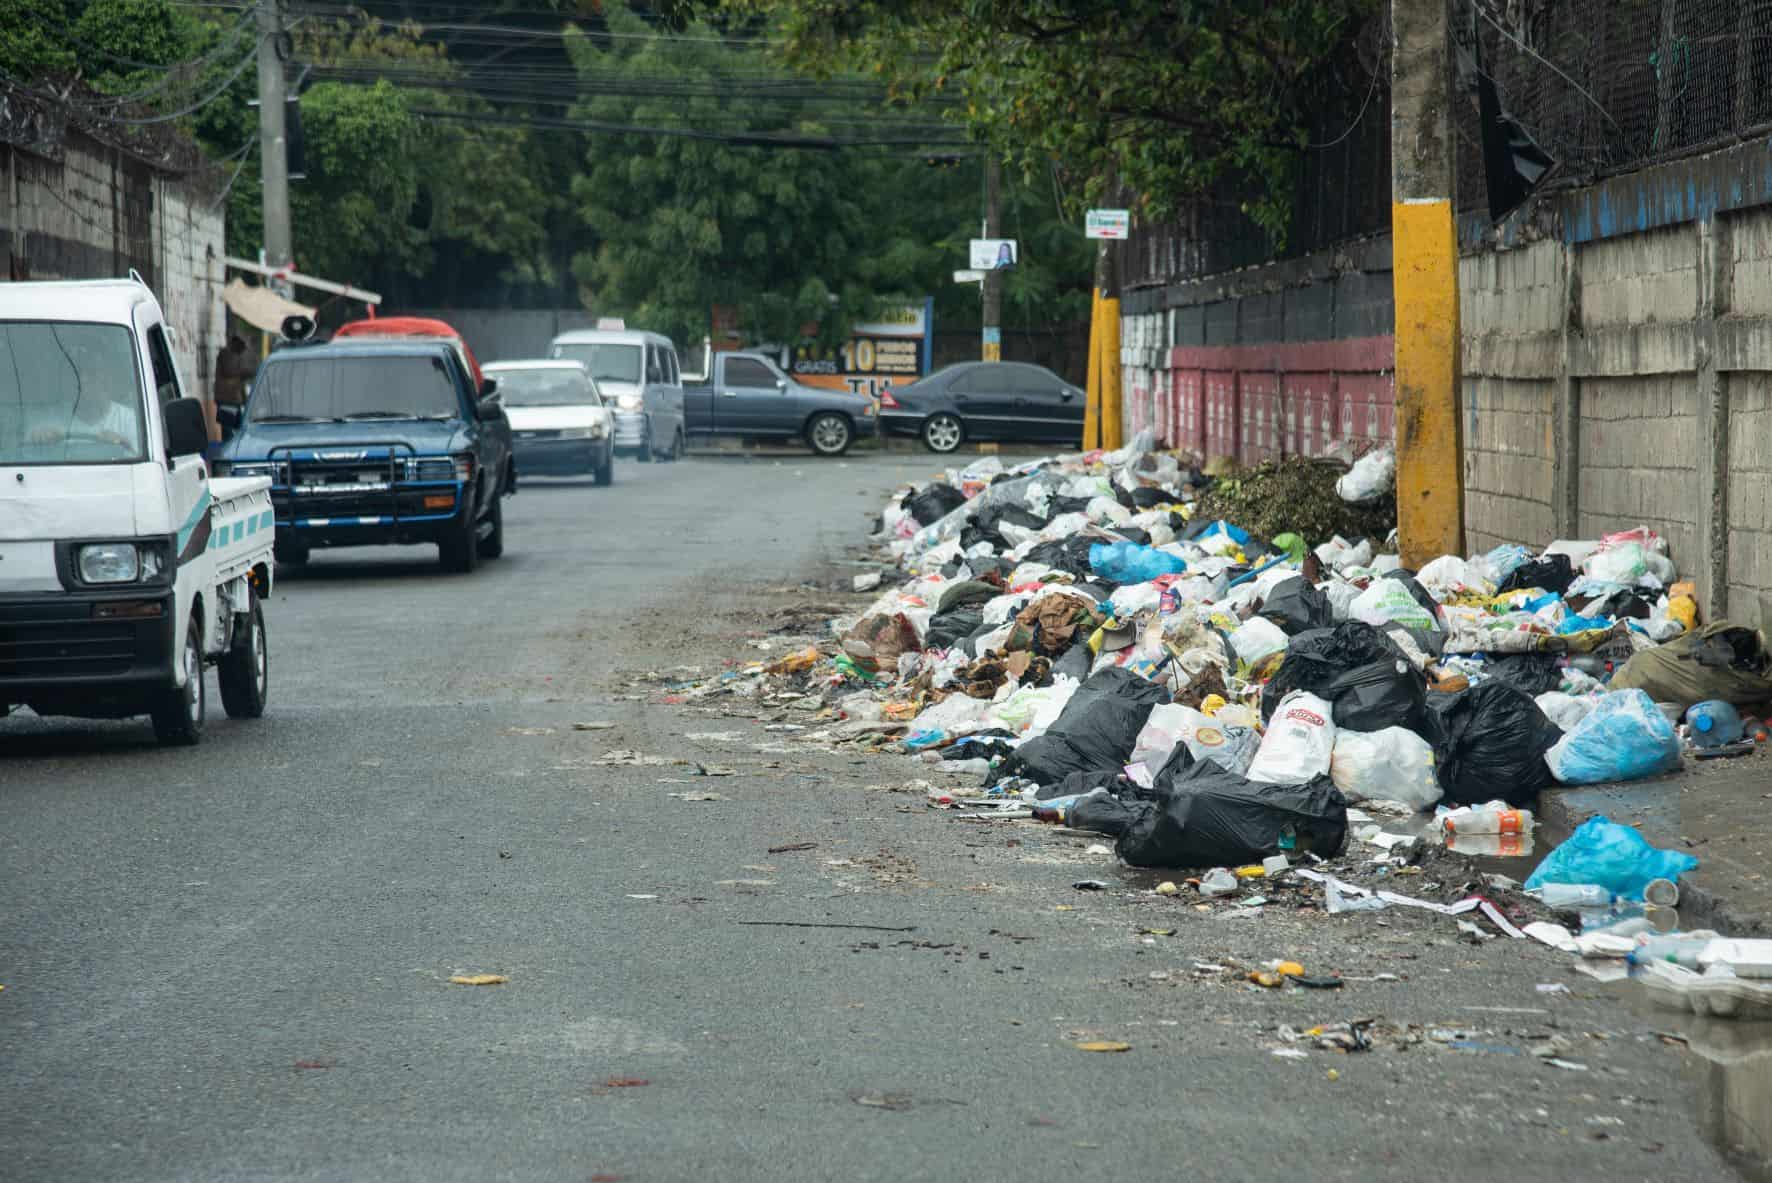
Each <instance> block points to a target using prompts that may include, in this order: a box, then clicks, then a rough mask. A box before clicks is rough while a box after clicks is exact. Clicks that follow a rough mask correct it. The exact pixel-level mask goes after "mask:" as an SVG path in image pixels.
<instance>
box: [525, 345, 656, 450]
mask: <svg viewBox="0 0 1772 1183" xmlns="http://www.w3.org/2000/svg"><path fill="white" fill-rule="evenodd" d="M548 356H549V357H550V358H566V359H568V360H570V361H577V362H583V363H584V366H585V368H586V369H587V370H589V371H590V372H591V378H592V379H593V380H594V381H595V382H596V384H597V389H599V390H600V391H602V392H603V398H604V400H605V401H606V402H608V403H609V405H610V407H611V409H613V411H614V412H615V449H616V451H618V452H628V453H632V454H633V455H634V456H636V457H637V458H639V459H640V460H642V461H645V460H652V459H655V458H656V459H660V460H676V459H679V458H680V457H681V456H682V455H683V449H684V447H685V446H686V445H687V444H688V441H689V429H688V426H687V425H686V424H685V423H684V421H683V374H682V371H681V368H680V367H679V366H678V364H677V347H676V346H675V345H673V344H671V339H670V338H669V337H664V336H661V335H659V334H658V333H648V332H643V331H641V330H638V329H574V330H573V331H571V332H569V333H561V334H560V335H559V336H558V337H555V338H554V340H553V341H552V343H550V344H549V346H548Z"/></svg>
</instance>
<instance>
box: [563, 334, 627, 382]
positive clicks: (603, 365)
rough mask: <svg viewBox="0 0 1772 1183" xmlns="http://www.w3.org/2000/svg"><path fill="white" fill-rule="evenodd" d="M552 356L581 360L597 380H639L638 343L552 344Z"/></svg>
mask: <svg viewBox="0 0 1772 1183" xmlns="http://www.w3.org/2000/svg"><path fill="white" fill-rule="evenodd" d="M554 356H555V357H564V358H567V359H569V360H571V361H582V362H583V363H584V364H585V369H587V370H589V371H590V372H591V377H593V378H595V379H597V380H598V381H599V382H601V381H604V380H608V381H611V382H633V383H635V384H638V383H639V381H640V347H639V346H638V345H615V344H611V343H609V342H606V341H597V342H591V343H586V344H578V345H574V344H572V343H571V342H567V343H566V344H564V345H556V346H554Z"/></svg>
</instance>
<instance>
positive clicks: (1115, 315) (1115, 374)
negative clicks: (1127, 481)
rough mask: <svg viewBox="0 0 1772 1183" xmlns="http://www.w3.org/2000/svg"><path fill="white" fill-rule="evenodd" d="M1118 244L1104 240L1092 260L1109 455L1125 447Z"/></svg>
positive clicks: (1104, 429) (1102, 414) (1103, 441)
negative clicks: (1099, 323)
mask: <svg viewBox="0 0 1772 1183" xmlns="http://www.w3.org/2000/svg"><path fill="white" fill-rule="evenodd" d="M1119 263H1120V244H1119V243H1118V242H1115V241H1112V240H1110V239H1103V240H1102V243H1101V246H1100V247H1099V248H1098V250H1097V252H1096V256H1095V306H1096V308H1097V309H1099V310H1100V314H1101V363H1100V368H1099V373H1100V375H1101V401H1100V407H1099V411H1100V422H1101V446H1102V447H1103V448H1106V449H1108V450H1109V451H1112V450H1113V449H1115V448H1118V447H1121V446H1122V445H1124V444H1125V442H1126V440H1125V438H1124V434H1125V433H1124V432H1123V431H1122V429H1121V415H1120V408H1121V404H1122V403H1123V402H1124V392H1123V391H1122V390H1121V381H1120V267H1119Z"/></svg>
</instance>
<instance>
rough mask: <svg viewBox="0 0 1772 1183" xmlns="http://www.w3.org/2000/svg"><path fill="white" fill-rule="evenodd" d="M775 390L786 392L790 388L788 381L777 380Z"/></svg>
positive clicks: (784, 379) (783, 379)
mask: <svg viewBox="0 0 1772 1183" xmlns="http://www.w3.org/2000/svg"><path fill="white" fill-rule="evenodd" d="M775 388H776V389H777V390H786V389H787V388H788V380H787V379H786V378H777V379H776V380H775Z"/></svg>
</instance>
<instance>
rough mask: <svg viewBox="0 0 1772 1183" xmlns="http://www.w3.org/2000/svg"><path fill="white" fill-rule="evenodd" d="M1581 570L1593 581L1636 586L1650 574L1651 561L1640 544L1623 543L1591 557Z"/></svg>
mask: <svg viewBox="0 0 1772 1183" xmlns="http://www.w3.org/2000/svg"><path fill="white" fill-rule="evenodd" d="M1581 569H1582V570H1583V571H1584V572H1586V573H1587V575H1588V577H1589V578H1591V579H1598V580H1602V581H1604V582H1606V583H1623V584H1634V583H1636V581H1637V580H1639V579H1641V578H1642V577H1643V576H1645V575H1647V574H1648V573H1649V559H1648V556H1647V555H1646V554H1645V553H1644V552H1643V544H1642V543H1640V542H1621V543H1619V544H1618V545H1616V546H1608V547H1604V548H1602V549H1600V550H1596V551H1595V552H1594V553H1593V554H1591V555H1589V556H1588V557H1587V559H1586V561H1584V562H1583V563H1582V564H1581Z"/></svg>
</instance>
